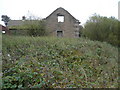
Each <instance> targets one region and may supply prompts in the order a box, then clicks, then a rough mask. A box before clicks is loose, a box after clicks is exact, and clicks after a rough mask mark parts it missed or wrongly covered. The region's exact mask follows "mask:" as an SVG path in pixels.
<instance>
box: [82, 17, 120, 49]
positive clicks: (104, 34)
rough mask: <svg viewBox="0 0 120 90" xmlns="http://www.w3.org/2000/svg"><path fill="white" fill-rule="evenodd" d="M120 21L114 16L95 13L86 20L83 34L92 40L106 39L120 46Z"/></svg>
mask: <svg viewBox="0 0 120 90" xmlns="http://www.w3.org/2000/svg"><path fill="white" fill-rule="evenodd" d="M119 32H120V21H118V20H117V19H115V18H114V17H110V18H107V17H103V16H99V15H94V16H92V17H90V19H89V20H88V21H87V22H86V24H85V27H84V29H83V32H82V33H83V36H85V37H88V38H89V39H91V40H98V41H105V42H108V43H110V44H112V45H115V46H119V47H120V40H119V39H118V36H120V33H119Z"/></svg>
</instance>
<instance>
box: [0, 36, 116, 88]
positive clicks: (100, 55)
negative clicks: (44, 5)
mask: <svg viewBox="0 0 120 90" xmlns="http://www.w3.org/2000/svg"><path fill="white" fill-rule="evenodd" d="M2 50H3V51H2V52H3V55H2V60H3V88H74V87H79V88H92V87H94V88H107V87H109V88H116V87H118V83H117V81H118V73H117V72H118V64H117V61H118V56H117V55H118V51H117V48H115V47H113V46H111V45H109V44H107V43H101V42H95V41H90V40H86V39H83V38H81V39H67V38H66V39H65V38H47V37H15V36H3V49H2Z"/></svg>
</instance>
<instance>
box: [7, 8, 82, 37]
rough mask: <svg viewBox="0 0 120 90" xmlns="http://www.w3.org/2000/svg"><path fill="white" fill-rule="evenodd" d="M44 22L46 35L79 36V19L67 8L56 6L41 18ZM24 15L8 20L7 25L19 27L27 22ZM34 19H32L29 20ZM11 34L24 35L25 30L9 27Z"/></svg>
mask: <svg viewBox="0 0 120 90" xmlns="http://www.w3.org/2000/svg"><path fill="white" fill-rule="evenodd" d="M43 20H44V21H45V23H46V25H45V26H46V31H47V33H48V35H50V36H53V37H68V38H69V37H72V38H73V37H80V30H81V29H82V28H81V25H79V24H80V22H79V20H77V19H76V18H75V17H73V16H72V15H71V14H70V13H69V12H68V11H67V10H65V9H64V8H61V7H60V8H57V9H56V10H55V11H53V12H52V13H51V14H50V15H49V16H48V17H46V18H45V19H43ZM28 21H29V20H26V19H25V17H24V18H23V19H22V20H10V21H9V23H8V27H11V26H12V27H19V26H22V25H24V24H25V22H28ZM30 21H34V20H30ZM10 32H11V34H17V35H26V34H27V31H26V30H16V29H14V30H12V29H10Z"/></svg>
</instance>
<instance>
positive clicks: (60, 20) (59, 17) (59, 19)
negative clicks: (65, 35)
mask: <svg viewBox="0 0 120 90" xmlns="http://www.w3.org/2000/svg"><path fill="white" fill-rule="evenodd" d="M57 18H58V22H64V21H65V20H64V19H65V17H64V16H58V17H57Z"/></svg>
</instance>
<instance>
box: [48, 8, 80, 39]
mask: <svg viewBox="0 0 120 90" xmlns="http://www.w3.org/2000/svg"><path fill="white" fill-rule="evenodd" d="M58 16H64V22H58ZM46 29H47V31H48V32H49V33H50V35H51V36H55V37H57V31H63V37H79V35H78V36H77V35H76V34H79V23H78V21H77V20H76V19H75V18H74V17H73V16H72V15H71V14H70V13H68V12H67V11H66V10H64V9H63V8H59V9H56V10H55V11H54V12H53V13H52V14H51V15H49V16H48V17H47V18H46Z"/></svg>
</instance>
